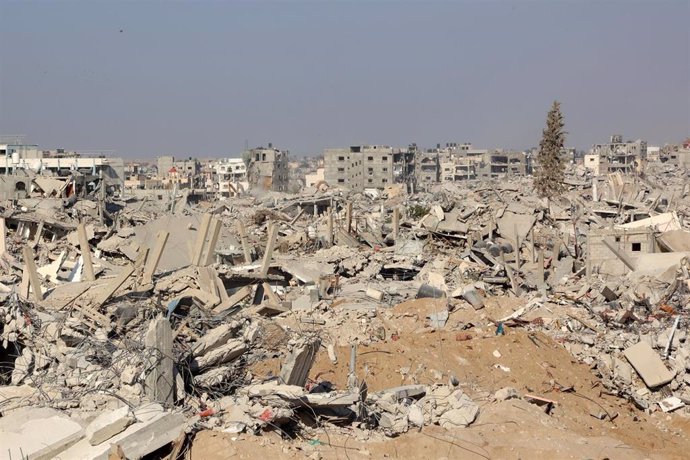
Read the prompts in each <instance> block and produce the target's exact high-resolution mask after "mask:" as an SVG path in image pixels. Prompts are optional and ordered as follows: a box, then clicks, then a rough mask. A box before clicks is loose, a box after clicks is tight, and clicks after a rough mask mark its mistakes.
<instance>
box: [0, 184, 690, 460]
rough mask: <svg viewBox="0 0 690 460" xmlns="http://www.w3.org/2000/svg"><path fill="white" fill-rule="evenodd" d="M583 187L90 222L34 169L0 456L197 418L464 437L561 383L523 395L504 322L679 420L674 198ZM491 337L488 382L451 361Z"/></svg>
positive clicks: (137, 435)
mask: <svg viewBox="0 0 690 460" xmlns="http://www.w3.org/2000/svg"><path fill="white" fill-rule="evenodd" d="M582 174H583V175H579V173H578V172H577V171H571V179H572V180H570V181H569V182H568V184H569V185H568V189H569V190H568V191H567V192H566V194H564V195H563V196H562V197H561V198H560V199H557V200H553V201H552V202H550V203H548V204H547V203H544V202H542V201H541V200H539V199H537V198H535V197H534V196H532V194H531V188H530V187H531V186H530V183H529V181H527V180H522V179H515V180H513V181H506V182H503V183H498V182H495V183H494V182H474V181H468V182H467V183H466V184H459V183H443V184H439V185H437V186H436V187H434V188H433V190H431V191H427V192H420V193H416V194H413V195H408V194H406V193H405V192H404V189H402V190H397V191H391V193H390V194H389V193H388V192H386V191H383V192H376V193H373V192H371V193H346V192H344V191H339V190H337V189H335V190H334V189H330V188H327V187H321V188H319V189H314V190H312V191H310V192H308V193H307V194H304V195H300V196H298V197H295V196H292V195H288V194H283V193H278V192H270V193H267V195H265V196H264V197H261V198H259V197H244V198H238V199H237V200H236V201H227V202H225V205H223V206H217V204H216V203H212V202H207V201H204V200H201V201H199V202H198V203H197V202H195V203H192V202H189V201H187V200H186V199H185V198H180V199H178V200H177V201H176V204H175V208H176V211H175V212H174V213H171V212H170V208H169V206H168V205H165V206H163V205H161V206H160V209H157V208H156V206H155V205H154V204H153V203H150V202H147V201H146V200H140V199H136V198H128V199H127V200H123V199H122V198H121V197H116V196H110V197H108V199H107V201H106V203H105V205H106V206H105V209H106V210H107V214H105V213H104V214H103V215H102V216H101V215H100V214H99V212H97V211H93V212H92V211H89V210H91V209H92V208H93V209H95V210H97V209H99V206H100V205H99V200H98V199H94V197H92V196H91V197H90V196H80V197H76V198H72V196H73V195H70V196H67V194H68V193H69V192H68V190H67V189H66V188H64V187H62V184H63V183H62V181H58V182H60V183H57V182H55V181H50V180H43V179H40V180H38V181H37V182H36V189H35V190H36V192H35V194H38V193H40V194H41V196H40V197H39V196H37V195H36V196H29V197H27V198H25V199H23V200H19V201H18V202H17V203H16V204H15V203H12V202H10V201H8V202H4V204H2V208H0V209H1V210H2V213H1V214H2V218H0V230H1V232H0V236H4V237H3V238H2V239H0V265H1V266H2V268H3V270H2V276H0V299H2V304H1V305H0V333H1V334H0V337H1V338H2V351H1V352H0V361H1V364H2V367H0V385H3V386H0V413H2V418H0V440H2V441H0V444H1V445H3V446H4V445H8V446H12V449H14V450H11V455H12V457H13V458H19V457H20V456H21V455H25V456H26V455H29V456H30V457H31V458H34V457H36V458H49V457H51V456H56V455H58V454H59V455H60V456H61V457H63V458H107V456H108V453H109V452H110V449H111V447H110V446H111V445H116V446H119V448H120V449H121V451H122V453H123V455H125V456H126V457H127V458H138V457H141V456H145V455H148V454H150V453H152V452H154V451H156V450H157V449H160V448H167V449H169V450H171V449H173V448H174V447H173V446H178V445H180V444H184V443H189V442H191V439H192V438H193V437H194V434H195V433H197V432H198V431H199V430H204V429H207V430H216V431H222V432H226V433H246V434H249V435H251V434H257V435H259V434H261V433H264V432H266V431H273V430H278V431H281V432H297V431H300V430H302V431H304V432H307V431H308V430H309V429H311V425H312V424H313V425H314V426H319V427H325V426H328V427H333V429H335V427H346V429H347V430H351V431H352V432H359V433H361V434H362V436H369V435H370V434H371V433H379V434H381V435H385V436H400V435H402V434H403V433H406V432H408V431H410V430H413V429H422V430H425V429H427V428H428V427H430V426H438V427H441V429H446V430H462V429H465V428H466V427H468V426H471V425H472V424H474V423H475V422H476V421H477V420H479V421H481V420H482V417H484V416H485V415H484V414H485V405H484V404H489V405H500V404H511V403H516V402H519V403H520V404H524V405H525V406H528V407H534V406H533V405H537V406H538V407H539V410H541V409H543V410H544V413H546V414H554V413H557V412H558V411H559V410H560V407H561V405H560V403H559V402H558V401H557V400H556V398H554V397H552V395H553V392H554V391H559V392H560V394H566V395H570V394H574V393H577V390H576V389H575V388H571V387H569V386H568V385H567V384H566V382H556V381H555V379H553V378H552V379H550V380H548V379H547V382H546V384H545V386H544V388H527V387H526V386H525V385H524V384H523V382H521V381H520V377H519V363H517V362H516V361H514V360H513V359H515V357H514V356H512V352H511V345H510V344H511V340H513V339H514V337H515V336H516V334H518V333H520V334H524V335H525V336H526V337H528V338H529V340H530V341H531V343H533V344H534V346H535V349H539V348H541V347H546V346H547V345H545V343H544V340H547V339H546V338H548V340H552V341H553V343H554V344H557V345H554V346H558V347H561V348H564V349H565V350H567V351H568V352H569V353H570V354H571V356H572V358H573V360H574V361H573V362H581V363H584V364H586V365H587V366H588V368H589V369H591V372H592V373H593V375H594V376H595V377H596V378H597V379H598V381H599V385H600V387H601V391H602V392H605V393H606V394H608V395H614V396H615V397H616V398H620V400H621V404H625V405H627V406H628V407H629V410H630V411H639V412H641V413H643V412H646V413H653V412H654V411H663V412H668V413H669V416H670V415H673V416H686V415H687V414H688V413H689V412H688V404H690V403H689V401H690V374H689V373H688V370H689V369H690V342H688V340H687V321H688V315H687V305H688V303H689V302H690V273H689V272H688V268H689V264H688V260H689V259H688V254H690V253H689V252H687V251H688V248H690V244H688V243H689V242H690V224H689V222H690V221H689V220H688V219H687V217H688V212H690V203H687V196H685V195H682V196H676V198H675V201H674V206H673V207H671V206H669V205H668V204H664V203H668V201H662V200H661V199H660V198H659V197H665V196H666V195H668V194H669V192H668V190H670V189H668V190H667V188H665V187H660V186H655V185H652V183H651V182H649V181H642V180H634V179H632V178H629V177H627V176H626V177H623V176H621V177H618V176H616V177H612V178H609V180H606V181H600V182H599V183H598V185H597V188H598V190H597V195H598V196H597V197H598V198H599V200H598V201H592V200H591V193H592V187H591V185H590V182H591V180H592V178H588V177H587V176H586V175H584V174H585V173H582ZM587 174H589V173H587ZM572 175H576V176H577V180H575V179H574V178H573V177H572ZM684 179H685V178H684V177H682V176H678V177H671V178H669V179H668V180H669V182H670V183H672V184H674V186H676V187H677V186H678V184H679V183H680V182H681V181H682V180H684ZM39 190H40V192H39ZM671 193H672V192H671ZM310 194H311V195H310ZM43 195H46V196H49V197H52V198H46V197H44V196H43ZM622 196H623V197H624V198H625V199H623V198H622ZM63 199H64V200H65V201H64V202H63ZM26 200H33V201H31V204H32V205H33V206H31V207H29V206H27V204H29V202H27V201H26ZM39 205H40V206H39ZM51 216H52V217H51ZM505 305H508V306H509V307H505ZM518 331H519V332H518ZM540 337H541V338H540ZM488 339H492V340H504V341H503V342H502V344H500V345H496V346H493V347H492V348H491V349H488V351H487V353H486V356H485V357H484V358H483V359H484V362H483V366H484V367H483V369H484V370H483V371H484V372H488V373H491V375H492V376H493V377H492V383H494V382H495V384H496V386H495V387H494V386H489V387H484V388H482V387H481V385H482V384H480V383H477V380H476V379H473V378H472V377H471V372H470V371H468V372H467V374H466V375H462V373H459V372H457V369H455V368H454V367H453V365H451V364H449V363H448V361H451V360H456V361H458V362H461V361H462V359H464V358H463V357H462V356H456V355H454V354H453V353H451V352H449V350H450V349H453V350H454V351H455V349H454V348H453V347H459V346H464V344H468V346H474V347H479V346H480V345H478V344H480V343H481V342H482V341H484V340H488ZM422 341H426V342H424V343H425V345H419V344H420V343H422ZM429 344H432V345H429ZM384 346H385V347H386V348H385V350H383V348H381V347H384ZM417 346H420V347H421V346H424V347H427V348H425V349H423V350H421V351H419V352H416V353H415V354H414V355H415V357H416V358H415V359H416V360H413V359H412V358H411V357H410V362H408V363H405V364H401V365H398V366H396V367H395V368H394V369H393V368H392V366H393V364H392V363H393V362H394V360H393V359H392V358H393V357H396V359H405V358H407V356H408V355H410V356H411V353H410V350H411V349H413V350H414V347H417ZM549 346H551V345H549ZM396 347H397V348H396ZM348 352H349V353H350V355H349V356H350V360H348ZM378 354H380V356H378ZM418 355H419V356H418ZM372 356H377V358H376V359H377V360H373V358H372ZM420 356H421V358H420ZM535 356H537V357H536V358H535ZM538 356H539V354H538V353H536V354H532V355H529V356H528V355H525V356H523V357H521V359H524V360H528V359H530V360H533V359H540V358H539V357H538ZM348 364H349V367H348ZM456 364H457V363H456ZM549 365H551V366H564V367H567V366H570V365H571V364H570V363H567V362H559V363H551V364H549ZM543 367H544V368H546V369H548V365H546V364H544V366H543ZM317 369H318V370H317ZM506 379H510V382H507V381H506ZM483 384H484V385H486V382H484V383H483ZM506 385H510V386H506ZM480 407H481V409H480ZM535 410H536V409H535ZM37 414H42V415H41V416H40V418H39V416H38V415H37ZM587 414H589V415H588V417H589V418H590V419H591V418H592V417H594V419H597V420H601V421H606V420H609V421H610V420H611V417H612V413H609V412H607V411H606V410H603V409H601V408H600V407H598V406H596V405H595V406H593V407H588V408H587ZM542 415H544V414H542ZM594 419H592V421H596V420H594ZM36 427H40V428H41V429H40V430H38V429H36ZM38 431H40V433H38ZM34 432H36V433H34ZM39 435H40V437H41V439H39ZM27 440H28V441H27ZM25 441H26V442H25ZM27 442H28V443H27ZM31 443H41V445H42V446H44V447H42V449H43V450H36V449H34V448H33V447H30V446H29V444H31ZM31 445H32V446H33V445H34V444H31ZM35 445H38V444H35ZM15 447H16V448H21V449H22V452H23V454H20V453H18V452H19V451H18V450H16V449H15ZM32 449H34V450H32ZM0 455H5V452H0Z"/></svg>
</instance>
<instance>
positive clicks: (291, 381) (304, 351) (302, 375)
mask: <svg viewBox="0 0 690 460" xmlns="http://www.w3.org/2000/svg"><path fill="white" fill-rule="evenodd" d="M320 346H321V339H320V338H312V339H305V340H304V341H302V342H300V343H297V344H295V345H294V346H293V348H292V350H290V353H289V354H288V356H287V357H286V359H285V362H284V363H283V365H282V366H281V368H280V378H281V379H282V381H283V382H284V383H285V384H287V385H297V386H304V384H305V383H306V381H307V376H308V375H309V371H310V370H311V366H312V365H313V364H314V360H315V359H316V352H317V351H318V350H319V347H320Z"/></svg>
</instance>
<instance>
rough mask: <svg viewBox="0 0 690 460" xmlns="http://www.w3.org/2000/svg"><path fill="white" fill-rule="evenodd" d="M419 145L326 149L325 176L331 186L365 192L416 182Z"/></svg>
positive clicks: (356, 146)
mask: <svg viewBox="0 0 690 460" xmlns="http://www.w3.org/2000/svg"><path fill="white" fill-rule="evenodd" d="M415 152H416V146H410V147H409V148H408V149H401V148H394V147H391V146H388V145H355V146H351V147H349V148H339V149H326V150H324V175H325V178H326V182H328V184H329V185H331V186H336V187H344V188H349V189H350V190H364V189H366V188H378V189H382V188H385V187H388V186H389V185H392V184H398V183H404V184H411V183H413V182H414V156H415Z"/></svg>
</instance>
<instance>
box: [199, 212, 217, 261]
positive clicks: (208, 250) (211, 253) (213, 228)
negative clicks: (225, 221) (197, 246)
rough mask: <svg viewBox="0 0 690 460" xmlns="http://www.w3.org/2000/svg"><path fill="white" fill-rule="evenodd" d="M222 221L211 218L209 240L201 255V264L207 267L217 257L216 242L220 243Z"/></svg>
mask: <svg viewBox="0 0 690 460" xmlns="http://www.w3.org/2000/svg"><path fill="white" fill-rule="evenodd" d="M221 226H222V225H221V222H220V220H219V219H216V218H215V217H214V218H213V219H211V225H210V226H209V230H208V234H209V240H208V241H207V242H206V243H205V244H204V249H203V251H202V255H201V264H202V265H203V266H204V267H206V266H208V265H211V264H212V263H213V258H214V257H215V251H216V244H218V237H219V236H220V229H221Z"/></svg>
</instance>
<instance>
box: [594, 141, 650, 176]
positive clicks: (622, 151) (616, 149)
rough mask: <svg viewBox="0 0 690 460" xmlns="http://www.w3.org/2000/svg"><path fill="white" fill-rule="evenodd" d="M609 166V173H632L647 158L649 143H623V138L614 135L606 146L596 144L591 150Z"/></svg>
mask: <svg viewBox="0 0 690 460" xmlns="http://www.w3.org/2000/svg"><path fill="white" fill-rule="evenodd" d="M590 153H591V154H593V155H599V157H600V158H601V160H602V161H604V162H605V163H607V164H608V172H616V171H621V172H632V171H634V170H635V169H636V168H637V167H638V166H640V164H641V162H642V161H643V160H645V159H646V158H647V142H646V141H643V140H640V139H638V140H636V141H627V142H623V136H621V135H620V134H614V135H613V136H611V138H610V139H609V142H608V143H606V144H594V145H593V146H592V148H591V150H590Z"/></svg>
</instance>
